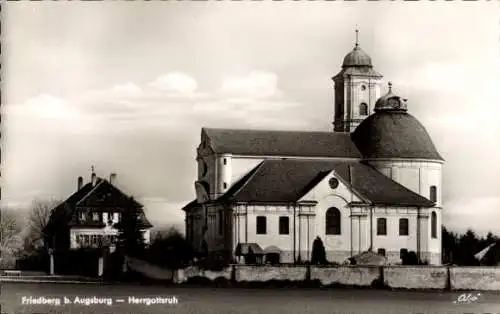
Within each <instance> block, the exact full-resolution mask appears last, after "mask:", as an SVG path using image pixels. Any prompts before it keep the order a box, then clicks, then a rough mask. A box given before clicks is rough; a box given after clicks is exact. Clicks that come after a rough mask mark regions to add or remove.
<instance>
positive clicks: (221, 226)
mask: <svg viewBox="0 0 500 314" xmlns="http://www.w3.org/2000/svg"><path fill="white" fill-rule="evenodd" d="M223 232H224V212H223V211H220V212H219V235H222V233H223Z"/></svg>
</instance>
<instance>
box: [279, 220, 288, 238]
mask: <svg viewBox="0 0 500 314" xmlns="http://www.w3.org/2000/svg"><path fill="white" fill-rule="evenodd" d="M279 232H280V234H290V218H288V217H286V216H281V217H280V220H279Z"/></svg>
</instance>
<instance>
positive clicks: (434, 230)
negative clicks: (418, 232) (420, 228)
mask: <svg viewBox="0 0 500 314" xmlns="http://www.w3.org/2000/svg"><path fill="white" fill-rule="evenodd" d="M431 237H432V238H433V239H437V215H436V212H432V214H431Z"/></svg>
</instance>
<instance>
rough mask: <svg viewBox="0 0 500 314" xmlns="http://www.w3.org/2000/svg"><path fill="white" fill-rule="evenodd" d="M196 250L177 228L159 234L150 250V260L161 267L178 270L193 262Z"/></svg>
mask: <svg viewBox="0 0 500 314" xmlns="http://www.w3.org/2000/svg"><path fill="white" fill-rule="evenodd" d="M193 257H194V250H193V248H192V247H191V245H190V244H189V242H188V241H187V240H186V239H185V238H184V236H183V235H182V234H181V233H180V232H179V231H178V230H177V229H175V228H170V229H168V230H167V231H166V232H164V233H158V234H157V235H156V237H155V239H154V240H153V241H152V243H151V245H150V246H149V248H148V259H149V260H150V261H151V262H152V263H155V264H157V265H159V266H164V267H167V268H170V269H178V268H181V267H183V266H185V265H187V264H188V263H189V262H191V261H192V259H193Z"/></svg>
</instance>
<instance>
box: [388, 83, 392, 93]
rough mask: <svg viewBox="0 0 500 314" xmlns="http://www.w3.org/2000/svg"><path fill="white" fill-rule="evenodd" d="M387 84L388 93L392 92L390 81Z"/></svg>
mask: <svg viewBox="0 0 500 314" xmlns="http://www.w3.org/2000/svg"><path fill="white" fill-rule="evenodd" d="M387 85H389V93H390V92H392V82H389V83H387Z"/></svg>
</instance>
